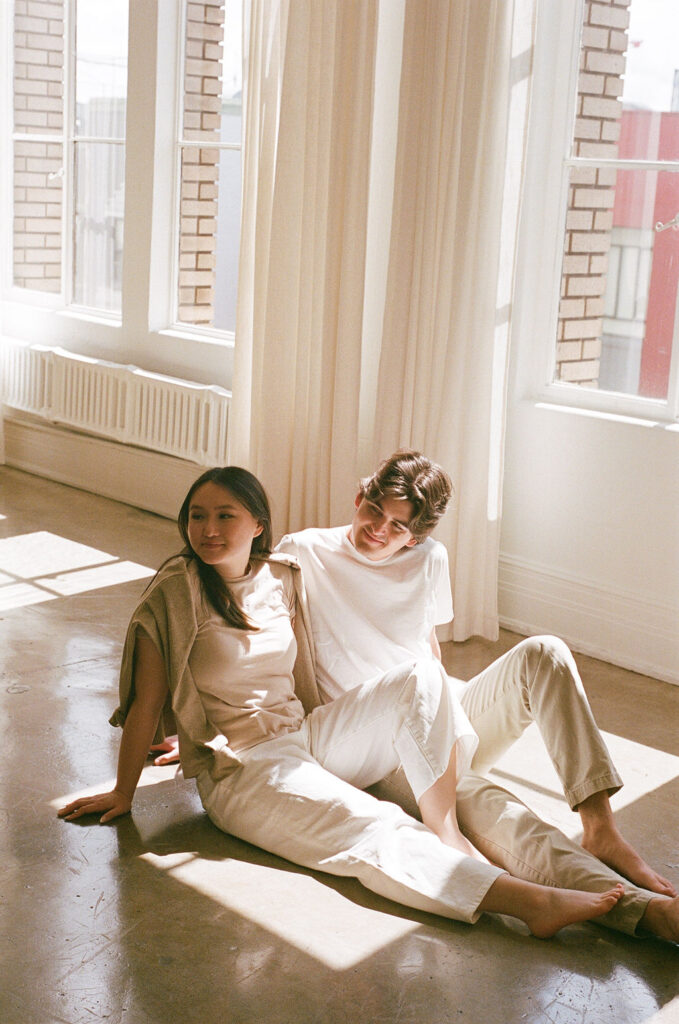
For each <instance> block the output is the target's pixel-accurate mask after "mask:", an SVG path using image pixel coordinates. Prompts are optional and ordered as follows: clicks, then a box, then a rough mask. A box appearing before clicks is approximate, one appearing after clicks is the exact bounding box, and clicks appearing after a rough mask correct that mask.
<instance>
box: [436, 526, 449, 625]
mask: <svg viewBox="0 0 679 1024" xmlns="http://www.w3.org/2000/svg"><path fill="white" fill-rule="evenodd" d="M432 583H433V587H434V614H435V619H434V622H435V625H437V626H442V625H443V624H444V623H446V622H450V620H451V619H452V617H453V595H452V591H451V589H450V570H449V568H448V552H447V551H446V549H445V548H444V546H443V544H440V543H439V544H437V546H436V557H435V560H434V571H433V579H432Z"/></svg>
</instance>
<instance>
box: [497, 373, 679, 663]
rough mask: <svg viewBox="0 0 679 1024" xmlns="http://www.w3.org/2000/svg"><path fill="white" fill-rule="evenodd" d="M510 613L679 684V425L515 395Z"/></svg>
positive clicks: (506, 551)
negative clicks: (577, 409)
mask: <svg viewBox="0 0 679 1024" xmlns="http://www.w3.org/2000/svg"><path fill="white" fill-rule="evenodd" d="M500 616H501V620H502V622H503V624H504V625H507V626H510V627H512V628H515V629H518V630H519V631H522V632H530V633H534V632H553V633H556V634H558V635H560V636H562V637H563V638H564V639H566V640H567V641H568V642H569V643H571V645H572V646H573V647H574V648H575V649H576V650H579V651H584V652H585V653H591V654H596V655H597V656H599V657H602V658H604V659H605V660H608V661H611V662H613V663H615V664H619V665H623V666H625V667H628V668H633V669H636V670H637V671H641V672H646V673H648V674H652V675H655V676H658V677H659V678H661V679H667V680H670V681H673V682H677V683H679V433H678V432H677V430H676V429H673V428H668V427H666V426H662V425H657V424H653V423H650V424H644V425H641V424H640V423H635V422H634V421H632V422H629V421H628V422H625V421H624V420H620V419H615V418H598V417H596V416H594V415H592V414H590V413H585V414H583V413H577V412H574V411H571V410H567V409H564V408H559V407H548V406H545V405H541V404H540V403H537V402H535V401H530V400H526V399H522V398H520V397H519V396H518V395H517V394H516V390H513V394H512V396H511V399H510V409H509V420H508V434H507V456H506V472H505V488H504V512H503V530H502V540H501V565H500Z"/></svg>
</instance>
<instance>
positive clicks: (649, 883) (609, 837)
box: [582, 824, 677, 896]
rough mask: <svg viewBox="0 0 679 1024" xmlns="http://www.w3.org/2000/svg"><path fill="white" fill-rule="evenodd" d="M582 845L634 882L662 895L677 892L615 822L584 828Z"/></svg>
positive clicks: (670, 894)
mask: <svg viewBox="0 0 679 1024" xmlns="http://www.w3.org/2000/svg"><path fill="white" fill-rule="evenodd" d="M582 847H583V849H585V850H587V852H588V853H591V854H592V855H593V856H594V857H597V858H598V859H599V860H600V861H601V862H602V863H603V864H606V865H607V866H608V867H609V868H613V870H614V871H617V872H618V874H620V875H623V877H624V878H628V879H629V880H630V882H634V884H635V885H639V886H641V887H642V888H643V889H650V891H651V892H657V893H660V895H661V896H676V895H677V890H676V889H675V887H674V886H673V885H672V883H671V882H670V881H668V880H667V879H666V878H663V876H662V875H659V874H658V872H657V871H654V870H653V868H652V867H651V866H650V865H649V864H647V863H646V861H645V860H644V859H643V857H641V856H640V855H639V854H638V853H637V851H636V850H635V849H634V847H633V846H630V844H629V843H628V842H627V840H626V839H623V837H622V835H621V834H620V832H618V829H617V828H616V827H615V825H612V826H611V825H610V824H609V825H608V826H607V827H605V828H602V829H598V830H594V829H593V830H591V831H590V832H589V833H588V832H587V831H585V835H584V837H583V840H582Z"/></svg>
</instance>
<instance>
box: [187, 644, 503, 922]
mask: <svg viewBox="0 0 679 1024" xmlns="http://www.w3.org/2000/svg"><path fill="white" fill-rule="evenodd" d="M454 746H455V751H456V763H457V768H458V776H459V775H461V774H462V772H464V771H465V769H466V768H467V767H468V765H469V763H470V761H471V757H472V754H473V752H474V749H475V747H476V736H475V735H474V732H473V730H472V729H471V727H470V725H469V722H468V720H467V718H466V715H465V714H464V712H463V711H462V708H461V706H460V704H459V701H457V699H456V698H455V697H454V695H453V692H452V689H451V687H450V686H449V685H448V680H447V677H446V675H445V673H444V672H443V670H442V668H441V666H440V665H439V664H438V663H437V662H434V661H427V662H420V663H417V664H415V665H403V666H399V668H397V669H394V670H392V671H390V672H388V673H387V674H386V675H385V676H383V677H382V678H381V679H379V680H378V681H376V682H373V683H371V684H370V685H367V686H362V687H358V688H357V689H355V690H351V691H350V692H349V693H346V694H344V695H343V696H342V697H340V698H339V699H338V700H336V701H333V702H332V703H331V704H326V705H324V706H323V707H319V708H316V709H315V710H314V711H312V712H311V714H310V715H308V716H307V718H306V719H305V721H304V723H303V725H302V727H301V728H300V729H299V730H298V731H297V732H295V733H289V734H287V735H285V736H281V737H279V738H277V739H274V740H268V741H267V742H264V743H260V744H259V745H258V746H256V747H253V748H252V749H250V750H247V751H245V752H241V753H240V755H239V756H240V757H241V758H242V761H243V764H242V766H241V767H240V768H238V769H237V770H236V771H235V772H234V773H233V774H232V775H230V776H228V777H227V778H225V779H222V780H220V781H217V782H215V781H214V780H213V779H212V778H211V777H210V776H209V774H208V773H207V772H205V773H203V774H202V775H201V776H200V777H199V778H198V780H197V781H198V789H199V792H200V796H201V799H202V801H203V805H204V807H205V809H206V811H207V813H208V814H209V816H210V818H211V819H212V821H213V822H214V823H215V824H216V825H217V826H218V827H219V828H221V829H223V830H224V831H226V832H230V833H231V834H233V835H235V836H238V837H239V838H241V839H244V840H246V841H247V842H250V843H254V844H255V845H256V846H261V847H263V848H264V849H266V850H269V851H271V852H272V853H276V854H278V855H279V856H281V857H286V858H287V859H288V860H292V861H294V862H295V863H298V864H302V865H304V866H305V867H308V868H315V869H319V870H321V871H328V872H330V873H331V874H335V875H348V876H354V877H356V878H358V879H359V881H361V882H362V883H363V884H364V885H365V886H366V887H367V888H368V889H371V890H372V891H373V892H376V893H379V894H380V895H382V896H386V897H387V898H389V899H393V900H396V901H397V902H399V903H402V904H404V905H406V906H411V907H416V908H417V909H419V910H426V911H431V912H433V913H437V914H442V915H444V916H446V917H451V918H457V919H458V920H462V921H474V920H476V918H477V917H478V905H479V903H480V902H481V900H482V899H483V897H484V896H485V894H486V892H487V891H488V889H489V888H490V886H491V885H492V884H493V882H494V881H495V880H496V879H497V878H498V876H499V875H501V874H503V873H504V872H503V870H502V869H501V868H498V867H493V866H491V865H489V864H485V863H483V862H481V861H478V860H475V859H473V858H471V857H466V856H464V855H463V854H461V853H458V852H456V851H455V850H453V849H451V848H450V847H448V846H445V845H444V844H443V843H442V842H441V841H440V840H439V839H438V837H437V836H436V835H434V833H433V832H431V831H430V830H429V829H428V828H427V827H426V826H425V825H423V824H422V822H420V821H417V820H415V819H414V818H412V817H410V816H409V815H408V814H406V813H405V811H403V810H402V809H401V808H400V807H398V806H397V805H396V804H394V803H390V802H386V801H382V800H378V799H376V798H375V797H374V796H371V795H370V794H368V793H366V792H364V791H363V787H365V786H368V785H371V784H372V783H375V782H377V781H378V780H379V779H381V778H383V777H384V776H385V775H387V774H388V773H389V772H392V771H393V770H394V769H395V768H397V767H398V766H399V765H402V766H403V769H404V771H405V774H406V778H407V779H408V782H409V784H410V786H411V788H412V790H413V793H414V794H415V797H416V798H418V799H419V797H420V796H421V795H422V793H423V792H425V791H426V790H427V789H429V787H430V786H432V785H433V783H434V782H435V781H436V779H438V778H439V777H440V776H441V775H442V774H443V772H444V771H445V769H446V768H447V766H448V763H449V760H450V755H451V751H452V749H453V747H454Z"/></svg>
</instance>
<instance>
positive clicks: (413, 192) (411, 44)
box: [374, 0, 525, 640]
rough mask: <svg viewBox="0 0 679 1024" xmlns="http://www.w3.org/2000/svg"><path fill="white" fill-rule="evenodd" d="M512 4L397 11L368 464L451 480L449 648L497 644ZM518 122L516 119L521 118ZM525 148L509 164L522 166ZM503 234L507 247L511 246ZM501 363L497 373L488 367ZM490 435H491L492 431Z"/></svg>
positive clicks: (446, 525)
mask: <svg viewBox="0 0 679 1024" xmlns="http://www.w3.org/2000/svg"><path fill="white" fill-rule="evenodd" d="M514 15H515V11H514V4H512V3H510V2H506V0H478V2H473V3H472V2H468V0H451V2H449V0H407V6H406V23H405V31H404V56H403V70H402V78H401V106H400V112H399V141H398V150H397V167H396V182H395V188H394V216H393V221H392V235H391V251H390V258H389V259H390V262H389V275H388V282H387V299H386V309H385V319H384V333H383V339H382V349H381V356H380V371H379V380H378V393H377V409H378V415H377V417H376V429H375V438H374V455H375V459H376V460H377V459H378V458H384V457H386V456H387V455H388V454H389V453H390V452H391V451H393V450H394V449H396V448H398V447H415V448H418V449H420V450H422V451H424V452H426V453H427V454H428V455H430V456H431V457H432V458H434V459H436V461H438V462H440V463H441V464H442V465H443V466H445V467H446V469H447V470H448V471H449V473H450V475H451V477H452V479H453V482H454V485H455V490H456V497H455V502H454V507H453V510H452V513H451V514H449V515H448V516H446V517H445V519H444V520H443V521H442V523H441V524H440V526H439V528H438V530H437V536H438V538H439V539H440V540H441V541H443V543H444V544H445V545H446V547H447V548H448V552H449V556H450V564H451V576H452V582H453V595H454V604H455V619H454V622H453V629H452V631H451V632H450V634H449V635H447V636H445V637H444V638H445V639H452V638H454V639H456V640H462V639H465V638H467V637H468V636H470V635H473V634H479V635H482V636H486V637H489V638H495V637H496V636H497V629H498V619H497V564H498V554H499V538H500V514H499V509H500V493H501V490H500V488H501V473H499V472H498V471H497V467H498V465H501V461H502V445H503V438H504V400H505V396H504V391H505V389H504V386H503V387H502V388H501V389H500V390H499V391H498V389H497V387H496V386H495V382H496V380H497V374H498V372H499V373H500V376H501V378H502V381H503V384H504V380H505V375H506V360H507V346H506V344H504V345H502V347H501V352H500V353H499V351H498V344H499V339H498V333H497V329H496V328H497V324H496V320H497V310H498V298H499V283H500V280H501V272H500V267H501V256H502V259H503V260H509V261H510V262H512V263H513V259H514V243H515V238H516V229H517V226H518V209H517V210H515V213H516V215H515V218H514V223H513V224H506V223H505V228H506V229H507V230H508V231H509V232H510V235H508V236H505V237H504V238H503V237H502V233H501V230H500V227H501V225H502V224H503V206H504V203H505V202H506V201H507V196H506V194H505V177H506V161H507V158H508V155H509V154H510V152H511V154H512V158H515V156H516V154H515V153H514V149H513V148H511V149H510V147H509V146H508V129H509V123H510V111H511V109H512V108H511V96H510V75H511V68H512V50H513V47H512V43H513V29H514V26H515V21H514ZM524 113H525V111H524ZM522 153H523V150H522V149H521V151H520V154H519V157H518V158H519V160H522ZM510 236H511V237H510ZM498 355H500V364H501V365H500V366H499V368H498V365H497V363H498ZM498 424H499V426H500V429H499V430H498Z"/></svg>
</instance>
